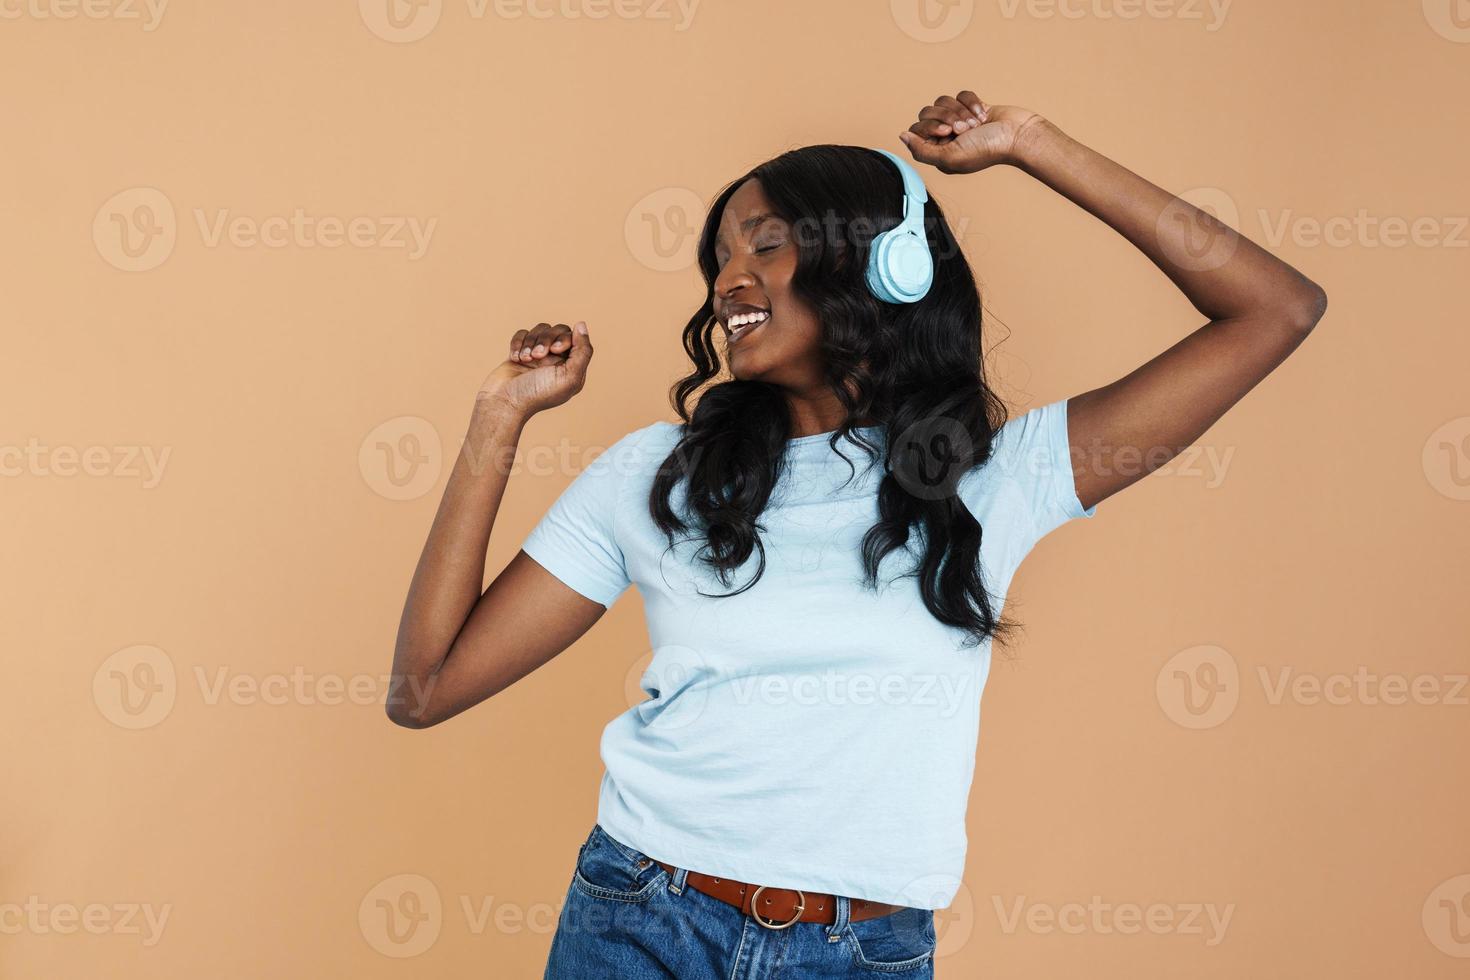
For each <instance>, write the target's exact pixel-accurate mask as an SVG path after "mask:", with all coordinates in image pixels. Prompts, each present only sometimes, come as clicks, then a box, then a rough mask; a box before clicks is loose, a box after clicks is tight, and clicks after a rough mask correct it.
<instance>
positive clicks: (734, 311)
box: [720, 303, 771, 343]
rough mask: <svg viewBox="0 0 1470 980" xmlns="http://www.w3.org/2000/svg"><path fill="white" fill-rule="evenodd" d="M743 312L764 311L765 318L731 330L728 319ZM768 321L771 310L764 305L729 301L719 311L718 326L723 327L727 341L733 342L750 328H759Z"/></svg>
mask: <svg viewBox="0 0 1470 980" xmlns="http://www.w3.org/2000/svg"><path fill="white" fill-rule="evenodd" d="M743 313H764V314H765V315H766V318H765V319H764V320H762V321H761V322H760V323H756V324H745V325H743V326H739V327H736V328H734V329H733V330H732V329H730V320H731V319H733V318H734V317H737V316H740V315H741V314H743ZM770 322H771V311H770V310H769V309H767V308H766V307H764V306H756V305H755V304H754V303H731V304H730V305H729V306H726V307H725V308H724V309H723V310H721V311H720V326H722V327H724V328H725V340H726V341H727V342H729V343H734V342H735V341H737V340H739V339H740V338H741V337H744V336H745V335H746V334H748V333H750V332H751V331H752V330H756V329H759V328H760V327H763V326H765V325H766V324H767V323H770Z"/></svg>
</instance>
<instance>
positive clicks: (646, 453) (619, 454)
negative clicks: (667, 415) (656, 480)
mask: <svg viewBox="0 0 1470 980" xmlns="http://www.w3.org/2000/svg"><path fill="white" fill-rule="evenodd" d="M681 433H682V426H681V425H680V424H678V423H675V422H663V421H658V422H650V423H649V424H647V425H645V426H641V427H640V428H637V429H633V430H632V431H630V432H628V433H626V434H624V435H622V436H620V437H619V438H618V439H617V440H616V441H614V442H613V444H612V445H610V446H608V447H607V448H606V449H605V450H603V451H602V452H601V453H600V454H599V455H598V456H597V460H596V461H595V463H594V465H598V466H601V467H603V468H609V469H612V468H615V469H617V470H618V471H619V472H620V473H622V474H624V475H628V474H634V473H639V472H643V471H651V470H656V469H657V468H658V465H659V463H661V462H662V461H663V460H664V458H665V457H667V456H668V454H669V451H670V450H672V449H673V448H674V446H675V445H676V444H677V443H678V442H679V437H680V434H681Z"/></svg>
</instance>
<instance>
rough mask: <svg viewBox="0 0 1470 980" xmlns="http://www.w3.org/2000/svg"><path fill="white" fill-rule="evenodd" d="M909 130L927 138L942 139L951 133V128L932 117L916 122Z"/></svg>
mask: <svg viewBox="0 0 1470 980" xmlns="http://www.w3.org/2000/svg"><path fill="white" fill-rule="evenodd" d="M909 132H911V133H913V134H914V135H915V136H918V137H920V138H922V139H926V140H942V139H945V138H947V137H948V136H949V135H950V132H951V130H950V128H949V127H948V126H947V125H945V124H943V123H939V122H935V121H934V120H932V119H925V120H923V121H922V122H916V123H914V124H913V125H912V126H910V127H909Z"/></svg>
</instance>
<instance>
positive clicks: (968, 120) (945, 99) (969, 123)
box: [935, 95, 980, 132]
mask: <svg viewBox="0 0 1470 980" xmlns="http://www.w3.org/2000/svg"><path fill="white" fill-rule="evenodd" d="M935 104H936V105H938V106H939V107H940V108H941V109H949V110H951V111H953V112H954V118H953V119H951V120H950V125H951V126H953V127H954V128H955V132H960V131H962V130H966V129H970V128H971V127H974V126H978V125H980V120H979V119H978V118H976V115H975V113H974V111H973V110H971V109H970V107H969V106H967V105H965V104H964V103H963V102H961V101H960V100H959V99H956V98H952V97H950V96H948V95H942V96H940V97H939V98H938V99H937V100H935Z"/></svg>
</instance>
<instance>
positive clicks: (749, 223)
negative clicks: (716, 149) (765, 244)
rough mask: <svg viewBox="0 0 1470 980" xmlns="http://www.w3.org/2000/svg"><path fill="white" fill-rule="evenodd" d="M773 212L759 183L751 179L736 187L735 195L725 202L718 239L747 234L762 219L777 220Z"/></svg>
mask: <svg viewBox="0 0 1470 980" xmlns="http://www.w3.org/2000/svg"><path fill="white" fill-rule="evenodd" d="M774 210H775V208H774V207H773V206H772V205H771V202H770V199H769V198H767V197H766V192H765V189H764V188H763V187H761V183H760V181H758V180H756V179H755V178H754V177H752V178H751V179H750V180H747V181H746V182H745V183H743V184H741V185H740V186H739V187H737V188H736V189H735V193H734V194H731V195H730V199H729V200H728V201H726V202H725V210H724V213H722V214H721V215H720V234H719V237H720V238H727V237H729V236H731V235H739V234H741V233H747V234H748V233H749V232H750V231H752V230H753V229H754V228H755V227H756V226H757V225H759V224H760V223H761V219H762V218H763V217H764V218H766V219H767V220H779V219H777V218H776V216H775V215H774V214H773V213H772V212H774Z"/></svg>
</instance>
